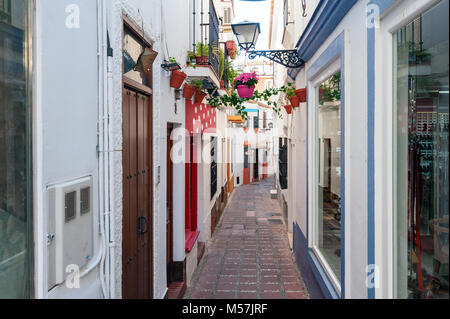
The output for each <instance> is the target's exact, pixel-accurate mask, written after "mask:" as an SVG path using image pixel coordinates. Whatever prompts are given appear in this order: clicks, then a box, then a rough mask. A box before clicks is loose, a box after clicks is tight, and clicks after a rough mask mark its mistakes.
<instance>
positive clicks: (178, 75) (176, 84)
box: [170, 70, 187, 89]
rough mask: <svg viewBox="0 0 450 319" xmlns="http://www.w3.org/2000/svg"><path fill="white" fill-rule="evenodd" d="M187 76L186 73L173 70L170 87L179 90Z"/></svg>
mask: <svg viewBox="0 0 450 319" xmlns="http://www.w3.org/2000/svg"><path fill="white" fill-rule="evenodd" d="M186 77H187V75H186V73H184V72H181V71H177V70H173V71H172V77H171V78H170V87H173V88H175V89H179V88H180V87H181V85H182V84H183V82H184V80H185V79H186Z"/></svg>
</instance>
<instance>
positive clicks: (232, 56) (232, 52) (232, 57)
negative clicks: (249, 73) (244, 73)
mask: <svg viewBox="0 0 450 319" xmlns="http://www.w3.org/2000/svg"><path fill="white" fill-rule="evenodd" d="M228 55H229V56H230V58H231V60H234V59H236V51H229V52H228Z"/></svg>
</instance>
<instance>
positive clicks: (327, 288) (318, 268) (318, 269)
mask: <svg viewBox="0 0 450 319" xmlns="http://www.w3.org/2000/svg"><path fill="white" fill-rule="evenodd" d="M308 260H309V263H310V264H311V265H312V266H313V267H311V269H312V271H313V274H314V277H316V280H317V282H318V283H319V285H320V288H321V289H322V292H323V293H324V294H325V298H328V299H339V293H338V292H337V291H336V289H335V288H334V286H333V284H332V283H331V281H330V279H329V278H328V276H327V273H326V271H325V269H324V268H323V267H322V264H321V263H320V261H319V260H318V259H317V257H316V255H315V254H314V252H313V251H312V249H311V248H308Z"/></svg>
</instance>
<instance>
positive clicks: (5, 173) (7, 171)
mask: <svg viewBox="0 0 450 319" xmlns="http://www.w3.org/2000/svg"><path fill="white" fill-rule="evenodd" d="M26 17H27V1H25V0H14V1H2V2H0V283H1V284H0V299H2V298H26V297H29V264H28V258H29V246H28V242H29V233H28V230H29V229H30V225H29V222H30V221H29V213H30V211H29V204H30V194H29V188H28V185H29V182H30V181H29V173H30V171H29V169H28V162H29V155H30V154H29V147H28V143H29V134H28V133H29V123H28V121H29V116H28V114H29V107H28V94H27V91H28V90H27V87H28V84H29V82H28V79H27V72H28V71H27V67H28V66H27V63H26V61H27V54H26V50H25V48H26V47H28V46H27V45H26V43H25V41H27V32H26V28H25V26H26Z"/></svg>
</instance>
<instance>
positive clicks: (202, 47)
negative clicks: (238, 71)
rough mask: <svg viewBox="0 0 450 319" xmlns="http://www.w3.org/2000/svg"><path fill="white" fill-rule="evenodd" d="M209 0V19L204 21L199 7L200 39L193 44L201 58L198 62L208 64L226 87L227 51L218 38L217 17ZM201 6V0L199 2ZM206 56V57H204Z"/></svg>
mask: <svg viewBox="0 0 450 319" xmlns="http://www.w3.org/2000/svg"><path fill="white" fill-rule="evenodd" d="M207 1H208V2H209V20H208V23H204V20H203V9H202V8H200V9H201V20H200V26H201V32H200V36H201V41H200V42H199V43H196V44H195V49H196V52H197V55H199V56H200V57H201V58H200V59H201V60H200V61H198V62H199V63H198V64H203V65H209V66H211V68H212V69H213V70H214V72H215V73H216V75H217V78H218V79H219V81H223V82H224V87H225V88H227V87H228V76H227V69H228V68H227V63H228V61H227V60H228V51H227V49H226V45H225V43H221V42H220V40H219V19H218V17H217V13H216V9H215V7H214V3H213V1H212V0H207ZM201 4H202V7H203V1H202V2H201ZM204 56H207V59H205V58H204Z"/></svg>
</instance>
